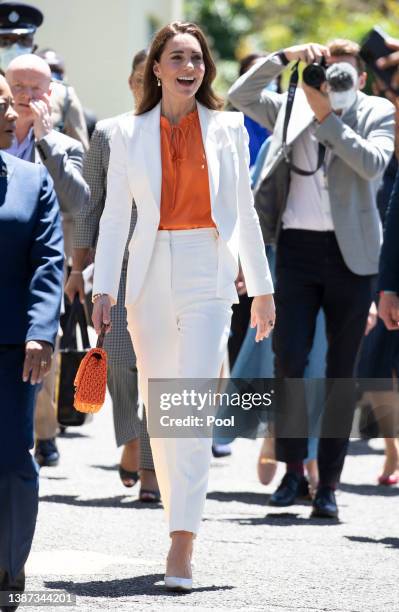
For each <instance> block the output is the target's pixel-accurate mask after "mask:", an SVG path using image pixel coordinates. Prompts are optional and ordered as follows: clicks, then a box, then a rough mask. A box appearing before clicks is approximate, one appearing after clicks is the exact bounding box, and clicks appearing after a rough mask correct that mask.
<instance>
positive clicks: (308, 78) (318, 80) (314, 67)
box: [302, 56, 327, 89]
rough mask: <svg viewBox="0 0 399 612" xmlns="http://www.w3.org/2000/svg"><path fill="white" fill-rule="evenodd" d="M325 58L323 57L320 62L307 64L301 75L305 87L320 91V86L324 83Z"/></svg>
mask: <svg viewBox="0 0 399 612" xmlns="http://www.w3.org/2000/svg"><path fill="white" fill-rule="evenodd" d="M326 69H327V63H326V58H325V57H324V56H323V57H322V58H321V60H320V62H317V63H315V64H309V66H306V68H305V69H304V71H303V73H302V78H303V81H304V83H306V85H309V87H313V89H320V87H321V85H322V84H323V83H324V82H325V81H326V78H327V77H326Z"/></svg>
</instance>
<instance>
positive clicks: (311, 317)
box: [229, 40, 394, 518]
mask: <svg viewBox="0 0 399 612" xmlns="http://www.w3.org/2000/svg"><path fill="white" fill-rule="evenodd" d="M292 61H296V62H297V63H298V62H299V61H303V62H305V63H306V64H307V68H305V70H304V74H303V80H304V81H306V82H304V83H303V86H302V89H297V87H296V85H297V80H298V66H297V65H296V66H295V68H294V70H293V72H292V76H291V80H290V87H289V91H288V95H281V94H277V93H274V92H271V91H268V90H267V89H265V86H266V85H267V84H268V83H269V82H271V81H272V80H273V79H275V78H276V77H277V76H278V75H279V74H280V73H281V72H282V71H283V70H284V69H285V67H286V66H287V65H288V64H289V63H290V62H292ZM365 81H366V74H365V72H364V66H363V63H362V60H361V59H360V57H359V47H358V45H357V44H356V43H353V42H351V41H348V40H336V41H333V42H331V43H329V44H328V45H327V46H323V45H320V44H314V43H309V44H304V45H296V46H293V47H289V48H287V49H285V50H284V51H280V52H278V53H274V54H272V55H269V56H268V57H266V58H264V59H261V60H260V61H259V62H257V63H256V64H255V66H253V68H251V69H250V70H249V71H248V72H247V73H246V74H244V75H243V76H242V77H240V79H238V81H237V82H236V83H235V84H234V85H233V87H232V88H231V89H230V92H229V99H230V101H231V103H232V104H233V105H234V106H235V107H236V108H238V109H240V110H241V111H243V112H244V113H245V114H246V115H249V116H250V117H252V118H253V119H254V120H256V121H258V122H259V123H261V124H262V125H264V126H265V127H266V128H268V129H269V130H271V131H273V137H272V141H271V145H270V148H269V152H268V155H267V157H266V160H265V163H264V166H263V169H262V172H261V173H260V177H259V180H258V182H257V184H256V186H255V204H256V208H257V211H258V214H259V217H260V220H261V226H262V231H263V236H264V239H265V242H266V243H273V242H274V243H276V245H277V254H276V294H275V297H276V311H277V317H276V327H275V330H274V333H273V350H274V353H275V375H276V377H278V378H281V379H288V378H297V379H301V378H303V373H304V370H305V367H306V363H307V358H308V355H309V352H310V350H311V347H312V343H313V337H314V331H315V323H316V318H317V315H318V312H319V310H320V308H322V309H323V311H324V314H325V320H326V333H327V339H328V351H327V363H326V377H327V381H326V389H327V392H326V401H325V405H324V414H323V420H322V429H321V434H320V441H319V452H318V465H319V475H320V482H319V486H318V489H317V492H316V495H315V498H314V500H313V511H312V516H317V517H328V518H336V517H338V509H337V504H336V499H335V489H336V486H337V483H338V481H339V477H340V474H341V471H342V468H343V464H344V460H345V455H346V451H347V446H348V438H349V433H350V427H351V422H352V418H353V410H354V399H355V398H354V389H353V385H351V384H346V382H348V383H350V382H351V381H350V379H351V378H352V376H353V370H354V364H355V359H356V355H357V352H358V349H359V345H360V342H361V339H362V336H363V333H364V330H365V327H366V322H367V316H368V311H369V307H370V304H371V301H372V294H373V290H374V284H375V275H376V273H377V271H378V257H379V251H380V243H381V227H380V221H379V215H378V211H377V207H376V191H377V188H378V185H379V183H380V180H381V178H382V175H383V173H384V171H385V169H386V167H387V165H388V163H389V160H390V158H391V155H392V152H393V149H394V109H393V106H392V105H391V103H390V102H388V101H387V100H384V99H381V98H377V97H372V96H366V95H364V94H363V93H361V91H360V90H361V89H362V88H363V87H364V85H365ZM342 379H347V381H343V380H342ZM291 397H292V399H291V398H290V394H289V393H288V394H286V396H285V401H284V402H280V403H279V405H278V406H277V411H278V412H279V411H280V410H281V411H282V412H283V413H284V412H285V413H286V414H287V415H288V416H289V415H290V413H296V422H297V423H302V422H303V421H304V420H305V421H306V404H305V400H304V396H301V398H302V400H303V401H301V399H300V398H299V397H298V396H295V394H293V393H291ZM301 410H302V412H301ZM278 412H277V419H279V418H280V420H281V417H279V416H278ZM298 415H299V418H298ZM294 420H295V419H294ZM283 425H284V424H283ZM284 429H285V432H284V434H281V433H280V435H279V432H281V429H279V422H278V421H277V423H276V431H277V440H276V458H277V459H278V460H279V461H284V462H285V463H287V473H286V474H285V476H284V478H283V480H282V482H281V484H280V486H279V487H278V489H277V491H276V492H275V493H274V494H273V495H272V497H271V500H270V503H271V504H272V505H275V506H287V505H290V504H293V503H294V502H295V500H296V499H297V497H300V496H301V495H304V494H306V493H307V482H306V480H305V478H304V476H303V460H304V459H305V457H306V455H307V438H306V427H305V429H304V433H303V434H302V433H299V431H298V434H297V435H295V434H296V431H297V429H293V427H291V428H290V427H289V426H288V427H284ZM299 436H301V437H299Z"/></svg>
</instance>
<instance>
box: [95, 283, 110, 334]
mask: <svg viewBox="0 0 399 612" xmlns="http://www.w3.org/2000/svg"><path fill="white" fill-rule="evenodd" d="M91 318H92V321H93V325H94V329H95V330H96V334H97V335H99V334H100V332H101V326H102V325H103V324H104V325H106V328H107V329H106V332H105V333H107V334H108V332H110V331H111V298H110V297H109V295H107V294H106V293H104V294H102V295H100V296H98V297H97V298H96V300H95V302H94V304H93V314H92V316H91Z"/></svg>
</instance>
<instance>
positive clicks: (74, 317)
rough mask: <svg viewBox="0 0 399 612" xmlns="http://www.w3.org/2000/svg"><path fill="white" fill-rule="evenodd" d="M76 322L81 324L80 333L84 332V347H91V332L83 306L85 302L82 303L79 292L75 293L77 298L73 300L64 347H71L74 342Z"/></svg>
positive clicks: (66, 327) (63, 340)
mask: <svg viewBox="0 0 399 612" xmlns="http://www.w3.org/2000/svg"><path fill="white" fill-rule="evenodd" d="M76 323H77V324H78V325H79V328H80V333H81V334H82V342H83V348H85V349H89V348H90V340H89V334H88V331H87V321H86V314H85V311H84V308H83V304H81V302H80V300H79V296H78V294H76V295H75V298H74V300H73V302H72V306H71V309H70V312H69V316H68V319H67V321H66V324H65V329H64V335H63V338H62V346H63V348H69V347H71V346H72V344H73V343H74V333H73V331H74V326H75V325H76ZM75 344H76V342H75Z"/></svg>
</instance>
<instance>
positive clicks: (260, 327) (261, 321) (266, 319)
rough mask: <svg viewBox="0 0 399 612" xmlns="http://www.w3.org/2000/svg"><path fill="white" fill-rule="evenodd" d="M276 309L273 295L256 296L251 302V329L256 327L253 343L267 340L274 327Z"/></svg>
mask: <svg viewBox="0 0 399 612" xmlns="http://www.w3.org/2000/svg"><path fill="white" fill-rule="evenodd" d="M275 320H276V309H275V307H274V300H273V295H272V294H271V293H270V294H268V295H257V296H256V297H254V299H253V300H252V306H251V327H257V330H256V336H255V342H260V341H261V340H263V339H264V338H267V337H268V336H269V334H270V332H271V331H272V329H273V327H274V322H275Z"/></svg>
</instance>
